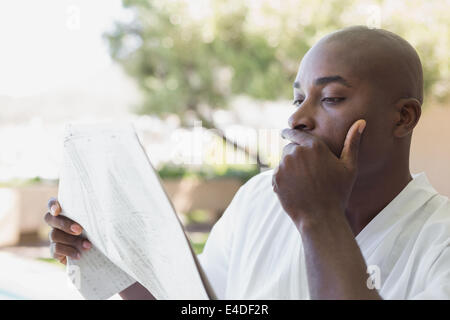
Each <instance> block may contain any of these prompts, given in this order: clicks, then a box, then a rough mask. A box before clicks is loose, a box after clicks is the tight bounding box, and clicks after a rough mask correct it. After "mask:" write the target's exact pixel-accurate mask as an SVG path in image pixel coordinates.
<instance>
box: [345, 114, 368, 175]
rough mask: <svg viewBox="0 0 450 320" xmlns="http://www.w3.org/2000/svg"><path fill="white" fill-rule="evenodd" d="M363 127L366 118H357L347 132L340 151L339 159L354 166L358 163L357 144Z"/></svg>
mask: <svg viewBox="0 0 450 320" xmlns="http://www.w3.org/2000/svg"><path fill="white" fill-rule="evenodd" d="M365 127H366V120H364V119H359V120H357V121H355V123H353V125H352V126H351V127H350V129H349V130H348V132H347V136H346V137H345V141H344V147H343V149H342V152H341V160H342V161H344V162H345V163H347V165H348V166H351V167H355V166H356V165H357V163H358V153H359V144H360V141H361V136H362V133H363V131H364V129H365Z"/></svg>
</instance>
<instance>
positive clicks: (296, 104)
mask: <svg viewBox="0 0 450 320" xmlns="http://www.w3.org/2000/svg"><path fill="white" fill-rule="evenodd" d="M303 100H304V99H297V100H294V102H293V103H292V104H293V105H294V106H296V107H299V106H300V105H301V104H302V103H303Z"/></svg>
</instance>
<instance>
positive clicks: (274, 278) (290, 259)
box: [199, 171, 450, 299]
mask: <svg viewBox="0 0 450 320" xmlns="http://www.w3.org/2000/svg"><path fill="white" fill-rule="evenodd" d="M271 179H272V171H267V172H264V173H262V174H259V175H258V176H256V177H254V178H252V179H251V180H250V181H249V182H247V183H246V184H245V185H244V186H242V187H241V189H240V190H239V191H238V193H237V194H236V196H235V197H234V199H233V201H232V202H231V204H230V206H229V207H228V209H227V210H226V211H225V213H224V215H223V216H222V217H221V219H220V220H219V221H218V222H217V223H216V225H215V226H214V228H213V229H212V231H211V234H210V236H209V238H208V241H207V243H206V245H205V249H204V251H203V253H202V254H201V255H199V259H200V262H201V264H202V266H203V268H204V269H205V272H206V274H207V276H208V278H209V280H210V282H211V284H212V286H213V288H214V290H215V291H216V294H217V296H218V297H219V298H221V299H309V290H308V281H307V275H306V266H305V258H304V253H303V247H302V242H301V237H300V234H299V232H298V230H297V229H296V227H295V226H294V224H293V222H292V221H291V219H290V218H289V216H288V215H287V213H286V212H284V210H283V209H282V207H281V205H280V203H279V200H278V198H277V196H276V194H275V193H274V192H273V190H272V185H271ZM356 241H357V243H358V245H359V247H360V249H361V252H362V254H363V256H364V258H365V261H366V264H367V265H368V267H369V271H370V272H372V275H373V278H372V279H373V280H374V281H375V282H373V283H374V284H375V285H376V286H378V287H377V288H379V291H378V292H379V294H380V295H381V297H382V298H384V299H450V201H449V199H448V198H447V197H444V196H442V195H439V194H438V193H437V191H436V190H434V189H433V187H432V186H431V185H430V183H429V182H428V179H427V177H426V175H425V174H424V173H420V174H417V175H414V176H413V180H412V181H410V182H409V184H408V185H407V186H406V187H405V188H404V189H403V190H402V191H401V192H400V193H399V194H398V195H397V196H396V197H395V198H394V199H393V200H392V201H391V202H390V203H389V204H388V205H387V206H386V207H385V208H384V209H383V210H381V212H380V213H379V214H378V215H377V216H376V217H375V218H374V219H373V220H372V221H371V222H370V223H369V224H368V225H367V226H366V227H365V228H364V229H363V230H362V231H361V232H360V233H359V234H358V235H357V236H356ZM368 277H369V274H368Z"/></svg>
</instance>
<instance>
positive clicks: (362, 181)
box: [345, 166, 412, 236]
mask: <svg viewBox="0 0 450 320" xmlns="http://www.w3.org/2000/svg"><path fill="white" fill-rule="evenodd" d="M411 180H412V177H411V173H410V171H409V167H408V166H403V168H401V166H400V169H399V168H398V167H396V166H391V167H390V168H387V170H383V172H382V173H381V174H374V175H371V176H370V177H369V176H365V177H358V179H357V180H356V182H355V185H354V187H353V191H352V194H351V195H350V199H349V201H348V205H347V209H346V212H345V215H346V217H347V220H348V223H349V225H350V227H351V229H352V231H353V234H354V235H355V236H356V235H358V234H359V233H360V232H361V230H362V229H364V227H365V226H366V225H367V224H369V222H370V221H371V220H372V219H373V218H374V217H375V216H376V215H377V214H378V213H379V212H380V211H381V210H382V209H383V208H384V207H386V206H387V205H388V204H389V203H390V202H391V201H392V200H393V199H394V198H395V197H396V196H397V195H398V194H399V193H400V192H401V191H402V190H403V189H404V188H405V187H406V185H407V184H408V183H409V182H410V181H411Z"/></svg>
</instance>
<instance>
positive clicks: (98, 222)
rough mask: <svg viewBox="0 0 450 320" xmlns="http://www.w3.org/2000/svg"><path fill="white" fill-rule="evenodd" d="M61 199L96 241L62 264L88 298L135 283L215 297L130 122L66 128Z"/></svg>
mask: <svg viewBox="0 0 450 320" xmlns="http://www.w3.org/2000/svg"><path fill="white" fill-rule="evenodd" d="M58 199H59V201H60V203H61V207H62V215H64V216H67V217H69V218H70V219H73V220H74V221H76V222H78V223H79V224H80V225H81V226H82V227H83V229H84V230H83V235H84V236H85V237H86V238H88V239H89V241H90V242H91V243H92V245H93V247H92V248H91V249H90V250H88V251H85V252H83V254H82V257H81V259H79V260H76V259H71V258H68V263H67V270H68V274H69V278H70V279H71V281H72V282H73V284H74V285H75V286H76V287H77V288H78V290H79V291H80V293H81V294H82V295H83V296H84V297H85V298H86V299H107V298H109V297H111V296H112V295H114V294H116V293H118V292H120V291H122V290H124V289H126V288H127V287H129V286H130V285H132V284H133V283H135V282H136V281H137V282H139V283H141V284H142V285H143V286H144V287H145V288H147V289H148V290H149V291H150V292H151V293H152V294H153V296H154V297H155V298H156V299H215V295H214V292H213V291H212V289H211V287H210V285H209V283H208V280H207V278H206V276H205V274H204V272H203V270H202V269H201V266H200V264H199V262H198V260H197V257H196V256H195V254H194V252H193V250H192V247H191V246H190V244H189V241H188V239H187V236H186V234H185V232H184V230H183V227H182V224H181V222H180V220H179V219H178V216H177V215H176V213H175V210H174V208H173V206H172V204H171V202H170V201H169V199H168V197H167V195H166V193H165V191H164V189H163V187H162V185H161V182H160V180H159V176H158V175H157V173H156V172H155V171H154V169H153V167H152V165H151V163H150V161H149V159H148V157H147V155H146V153H145V151H144V149H143V147H142V145H141V143H140V142H139V139H138V137H137V135H136V132H135V130H134V128H133V127H132V126H131V125H114V126H113V125H102V126H99V125H95V126H94V125H69V126H67V128H66V135H65V139H64V157H63V164H62V168H61V172H60V182H59V192H58Z"/></svg>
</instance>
